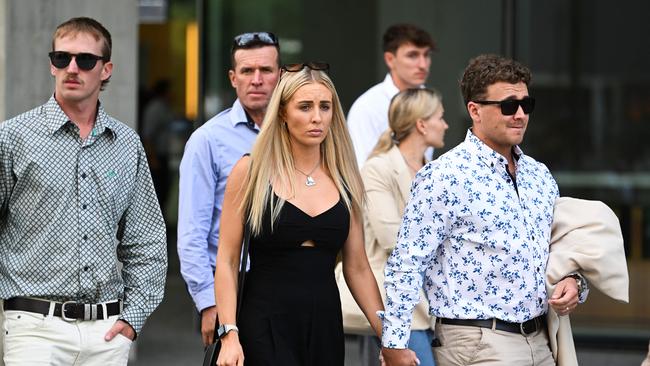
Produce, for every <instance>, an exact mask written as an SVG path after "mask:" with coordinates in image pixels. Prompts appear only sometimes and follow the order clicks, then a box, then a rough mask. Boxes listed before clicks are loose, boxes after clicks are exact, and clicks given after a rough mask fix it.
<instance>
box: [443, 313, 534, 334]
mask: <svg viewBox="0 0 650 366" xmlns="http://www.w3.org/2000/svg"><path fill="white" fill-rule="evenodd" d="M436 321H437V322H439V323H441V324H449V325H464V326H470V327H481V328H490V329H492V328H493V327H494V329H498V330H503V331H505V332H510V333H521V334H522V335H525V336H527V335H530V334H533V333H535V332H537V331H538V330H540V329H544V328H546V315H540V316H538V317H537V318H533V319H530V320H528V321H525V322H523V323H511V322H506V321H503V320H499V319H448V318H438V319H436Z"/></svg>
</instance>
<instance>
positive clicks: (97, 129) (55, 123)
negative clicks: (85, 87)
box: [45, 95, 116, 137]
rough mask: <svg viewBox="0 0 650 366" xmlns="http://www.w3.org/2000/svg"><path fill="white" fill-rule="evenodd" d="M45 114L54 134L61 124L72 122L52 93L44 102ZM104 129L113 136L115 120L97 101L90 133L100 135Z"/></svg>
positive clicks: (49, 128) (48, 126)
mask: <svg viewBox="0 0 650 366" xmlns="http://www.w3.org/2000/svg"><path fill="white" fill-rule="evenodd" d="M45 114H46V116H47V119H46V121H45V124H46V126H47V130H48V131H49V132H50V134H54V133H55V132H56V131H58V130H60V129H61V128H62V127H63V126H65V125H67V124H68V122H70V123H72V122H71V121H70V118H69V117H68V115H67V114H65V112H64V111H63V109H61V106H60V105H59V102H57V101H56V99H55V98H54V95H52V96H51V97H50V99H49V100H48V101H47V103H45ZM106 130H108V131H110V132H111V133H112V134H113V137H115V130H116V125H115V121H113V119H112V118H110V117H109V116H108V114H107V113H106V111H104V107H102V105H101V103H100V102H99V101H97V116H96V117H95V126H93V131H92V132H91V133H92V134H94V135H101V134H102V133H104V132H105V131H106Z"/></svg>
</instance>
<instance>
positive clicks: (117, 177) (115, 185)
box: [96, 168, 135, 224]
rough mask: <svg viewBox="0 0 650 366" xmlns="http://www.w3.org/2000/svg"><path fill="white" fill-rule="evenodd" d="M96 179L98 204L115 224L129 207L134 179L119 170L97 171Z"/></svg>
mask: <svg viewBox="0 0 650 366" xmlns="http://www.w3.org/2000/svg"><path fill="white" fill-rule="evenodd" d="M96 177H97V182H98V186H97V194H98V197H99V204H100V206H101V207H102V208H103V209H105V210H107V211H108V212H110V214H111V217H112V218H113V220H112V221H113V222H112V224H115V223H117V221H118V220H119V219H120V218H121V217H122V215H123V214H124V212H125V211H126V209H127V208H128V207H129V203H130V201H131V199H132V197H131V192H133V186H134V184H135V177H132V176H131V174H128V173H127V172H125V171H121V170H120V169H119V168H108V169H102V170H98V171H97V172H96Z"/></svg>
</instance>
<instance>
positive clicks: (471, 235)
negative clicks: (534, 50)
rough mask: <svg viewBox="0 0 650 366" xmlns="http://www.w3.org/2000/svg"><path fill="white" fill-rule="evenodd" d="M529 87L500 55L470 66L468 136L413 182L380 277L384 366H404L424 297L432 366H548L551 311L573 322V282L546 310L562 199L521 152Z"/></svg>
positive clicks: (464, 84)
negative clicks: (554, 226) (432, 328)
mask: <svg viewBox="0 0 650 366" xmlns="http://www.w3.org/2000/svg"><path fill="white" fill-rule="evenodd" d="M530 79H531V76H530V70H529V69H528V68H527V67H525V66H523V65H522V64H520V63H518V62H516V61H513V60H510V59H506V58H503V57H501V56H496V55H482V56H479V57H476V58H474V59H472V60H471V61H470V63H469V65H468V66H467V68H466V69H465V73H464V75H463V78H462V80H461V89H462V93H463V98H464V100H465V104H466V105H467V110H468V112H469V115H470V117H471V119H472V128H471V129H470V130H469V131H468V132H467V136H466V138H465V141H464V142H463V143H461V144H460V145H458V146H457V147H455V148H454V149H452V150H451V151H449V152H447V153H446V154H444V155H443V156H441V157H440V158H439V159H437V160H435V161H433V162H431V163H429V164H428V165H427V166H425V167H424V168H423V169H422V170H421V171H420V172H419V174H418V175H417V177H416V179H415V181H414V183H413V187H412V191H411V198H410V202H409V203H408V205H407V207H406V209H405V212H404V217H403V222H402V226H401V228H400V232H399V236H398V240H397V246H396V247H395V250H394V252H393V253H392V255H391V257H390V258H389V260H388V263H387V266H386V282H385V286H386V294H387V304H386V314H385V321H384V331H383V338H382V345H383V349H382V353H383V355H384V359H385V361H386V363H387V364H388V365H391V366H392V365H403V364H409V363H408V362H404V361H405V360H409V359H410V358H409V354H408V352H407V350H406V347H407V342H408V339H409V332H410V323H411V316H412V311H413V307H414V305H415V304H416V303H417V302H418V295H419V292H418V290H419V288H420V287H422V286H424V289H425V292H426V294H427V297H428V300H429V303H430V312H431V314H432V315H435V316H436V317H437V318H438V320H437V324H436V335H437V336H438V343H439V344H436V346H437V347H434V351H435V355H436V359H437V362H438V364H439V365H472V364H479V363H480V364H481V365H486V364H495V365H496V364H498V365H507V364H512V365H554V364H555V361H554V359H553V356H552V354H551V351H550V348H549V345H548V336H547V332H546V326H545V324H546V323H545V314H546V312H547V311H548V306H549V305H550V306H552V307H553V308H554V309H555V310H556V311H557V312H558V314H559V315H566V314H569V313H570V312H571V311H573V310H574V309H575V308H576V306H577V304H578V302H579V300H580V301H584V298H585V297H586V293H587V292H586V291H579V286H578V283H579V282H582V279H581V277H580V276H579V275H573V274H572V275H570V276H567V277H566V278H564V279H563V280H562V281H560V282H559V283H558V284H557V286H556V290H555V291H554V293H553V294H551V296H550V298H549V299H547V293H546V287H545V269H546V262H547V259H548V253H549V240H550V235H551V222H552V219H553V205H554V202H555V199H556V198H557V197H558V196H559V192H558V188H557V184H556V183H555V180H554V179H553V177H552V176H551V173H550V172H549V170H548V168H546V166H545V165H544V164H542V163H540V162H537V161H536V160H534V159H532V158H531V157H529V156H527V155H525V154H524V153H523V151H522V150H521V149H520V148H519V146H518V145H519V144H520V143H521V142H522V140H523V138H524V133H525V131H526V127H527V125H528V119H529V116H530V113H531V112H532V111H533V109H534V107H535V100H534V99H533V98H532V97H530V96H529V94H528V84H529V83H530ZM422 273H424V280H423V277H422ZM579 293H580V296H579Z"/></svg>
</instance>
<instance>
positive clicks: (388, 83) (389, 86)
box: [381, 73, 399, 97]
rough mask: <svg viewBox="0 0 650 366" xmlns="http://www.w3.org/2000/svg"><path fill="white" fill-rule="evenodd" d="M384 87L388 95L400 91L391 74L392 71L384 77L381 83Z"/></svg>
mask: <svg viewBox="0 0 650 366" xmlns="http://www.w3.org/2000/svg"><path fill="white" fill-rule="evenodd" d="M381 85H382V88H383V89H384V91H385V92H386V94H387V95H389V96H391V97H392V96H393V95H395V94H397V93H399V89H398V88H397V85H395V83H394V82H393V78H392V77H391V76H390V73H388V74H386V77H385V78H384V81H383V82H382V83H381Z"/></svg>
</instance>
